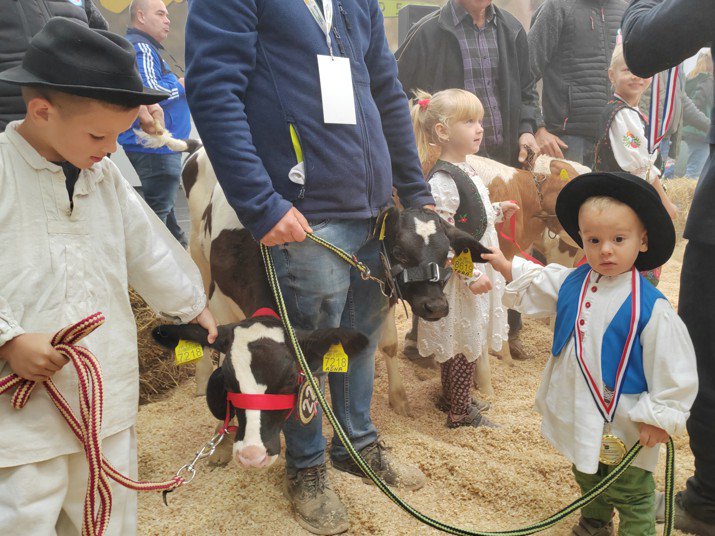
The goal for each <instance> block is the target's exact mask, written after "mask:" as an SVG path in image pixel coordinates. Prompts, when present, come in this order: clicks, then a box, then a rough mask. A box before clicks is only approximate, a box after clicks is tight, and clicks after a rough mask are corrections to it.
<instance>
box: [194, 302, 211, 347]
mask: <svg viewBox="0 0 715 536" xmlns="http://www.w3.org/2000/svg"><path fill="white" fill-rule="evenodd" d="M189 324H198V325H199V326H201V327H202V328H204V329H206V330H208V332H209V336H208V337H207V339H208V341H209V344H213V343H214V342H216V337H218V330H217V329H216V319H215V318H214V315H212V314H211V311H209V308H208V307H204V310H203V311H201V312H200V313H199V315H198V316H197V317H196V318H194V319H193V320H192V321H191V322H189Z"/></svg>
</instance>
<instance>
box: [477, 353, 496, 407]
mask: <svg viewBox="0 0 715 536" xmlns="http://www.w3.org/2000/svg"><path fill="white" fill-rule="evenodd" d="M474 386H475V387H476V388H477V389H479V391H480V392H481V393H482V394H484V395H486V396H493V395H494V387H492V367H491V363H489V352H488V350H487V346H486V345H485V346H484V348H483V349H482V355H481V356H479V359H477V364H476V366H475V367H474Z"/></svg>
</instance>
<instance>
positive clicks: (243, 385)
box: [152, 316, 367, 468]
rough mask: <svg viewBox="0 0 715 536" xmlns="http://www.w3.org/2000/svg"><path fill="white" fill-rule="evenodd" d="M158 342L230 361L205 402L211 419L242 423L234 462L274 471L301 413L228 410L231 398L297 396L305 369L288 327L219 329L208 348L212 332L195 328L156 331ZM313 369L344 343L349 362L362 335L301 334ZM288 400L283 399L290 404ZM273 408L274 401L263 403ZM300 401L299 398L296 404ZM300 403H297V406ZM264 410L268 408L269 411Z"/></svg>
mask: <svg viewBox="0 0 715 536" xmlns="http://www.w3.org/2000/svg"><path fill="white" fill-rule="evenodd" d="M152 334H153V336H154V339H155V340H156V341H157V342H158V343H159V344H161V345H162V346H165V347H167V348H172V349H173V348H175V347H176V345H177V343H178V342H179V340H180V339H184V340H189V341H194V342H198V343H199V344H201V345H203V346H208V347H211V348H214V349H216V350H218V351H219V352H221V353H222V354H224V355H225V358H224V360H223V362H222V365H221V366H220V367H219V368H218V369H216V370H215V371H214V372H213V374H212V375H211V377H210V379H209V382H208V386H207V389H206V401H207V403H208V406H209V409H210V410H211V413H213V415H214V417H216V418H217V419H219V420H221V421H224V420H225V418H226V412H227V410H228V411H229V412H230V414H229V416H228V417H229V419H230V418H232V417H233V416H235V417H236V418H237V421H238V428H237V430H236V436H235V441H234V444H233V459H234V460H235V461H236V463H238V464H239V465H241V466H244V467H251V468H260V467H267V466H269V465H271V464H272V463H273V462H274V461H275V460H276V458H277V456H278V454H279V453H280V450H281V444H280V431H281V428H282V426H283V422H284V421H285V419H286V418H287V417H288V415H289V414H290V413H291V412H292V411H293V409H297V410H298V411H300V408H294V407H291V408H290V409H286V408H285V406H283V408H284V409H280V410H267V409H242V408H237V407H235V406H234V405H233V404H228V403H227V400H228V393H242V394H247V395H297V391H298V388H299V382H300V378H301V376H300V369H299V366H298V361H297V358H296V356H295V354H294V352H293V349H292V347H291V346H290V344H286V342H287V340H288V339H287V336H286V333H285V331H284V330H283V324H282V323H281V321H280V320H279V319H277V318H274V317H272V316H254V317H252V318H250V319H246V320H243V321H242V322H238V323H234V324H228V325H223V326H219V328H218V337H217V339H216V341H215V342H214V343H213V344H208V341H207V335H208V332H207V331H206V330H205V329H204V328H202V327H200V326H197V325H195V324H187V325H180V326H176V325H162V326H159V327H157V328H155V329H154V331H153V333H152ZM297 335H298V339H299V341H300V346H301V348H302V349H303V353H304V354H305V357H306V359H307V360H308V363H309V365H310V366H311V369H313V370H315V369H318V368H320V367H321V365H322V357H323V355H325V353H326V352H327V351H328V349H329V348H330V346H332V345H334V344H338V343H341V344H342V345H343V349H344V350H345V353H347V354H348V357H350V356H352V355H354V354H355V353H357V352H359V351H360V350H362V349H363V348H365V346H366V345H367V338H366V337H365V336H364V335H362V334H361V333H359V332H357V331H355V330H351V329H344V328H334V329H320V330H316V331H313V332H301V331H298V332H297ZM285 398H286V397H283V399H285ZM262 399H264V400H267V401H269V402H270V397H262ZM296 400H297V398H296ZM294 402H295V400H294ZM259 406H260V407H263V408H265V407H267V406H265V405H263V406H261V405H260V404H259Z"/></svg>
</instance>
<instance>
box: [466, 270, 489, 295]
mask: <svg viewBox="0 0 715 536" xmlns="http://www.w3.org/2000/svg"><path fill="white" fill-rule="evenodd" d="M491 289H492V282H491V281H490V280H489V278H488V277H487V274H484V273H483V274H482V275H481V276H479V279H477V280H476V281H475V282H474V283H472V284H471V285H469V290H471V291H472V294H474V295H479V294H484V293H485V292H489V291H490V290H491Z"/></svg>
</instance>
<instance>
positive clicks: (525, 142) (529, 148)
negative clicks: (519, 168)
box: [519, 132, 541, 168]
mask: <svg viewBox="0 0 715 536" xmlns="http://www.w3.org/2000/svg"><path fill="white" fill-rule="evenodd" d="M529 152H531V154H529ZM540 152H541V150H540V149H539V145H538V144H537V143H536V138H534V135H533V134H532V133H530V132H524V133H523V134H522V135H521V136H519V163H520V164H524V163H526V164H528V165H529V168H533V167H534V160H536V157H537V156H539V153H540Z"/></svg>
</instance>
